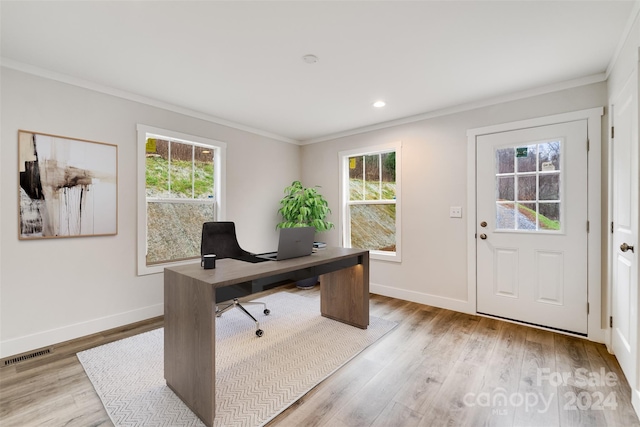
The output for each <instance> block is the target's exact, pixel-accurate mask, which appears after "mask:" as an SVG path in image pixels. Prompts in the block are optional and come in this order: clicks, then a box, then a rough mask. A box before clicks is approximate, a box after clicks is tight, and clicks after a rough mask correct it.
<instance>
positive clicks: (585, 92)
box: [302, 82, 607, 311]
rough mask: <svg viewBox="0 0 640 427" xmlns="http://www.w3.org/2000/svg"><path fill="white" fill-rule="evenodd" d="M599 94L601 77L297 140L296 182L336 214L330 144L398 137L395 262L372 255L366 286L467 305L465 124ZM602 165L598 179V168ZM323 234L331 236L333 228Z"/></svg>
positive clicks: (573, 105)
mask: <svg viewBox="0 0 640 427" xmlns="http://www.w3.org/2000/svg"><path fill="white" fill-rule="evenodd" d="M606 102H607V87H606V83H604V82H601V83H595V84H590V85H586V86H580V87H575V88H572V89H566V90H561V91H557V92H553V93H547V94H544V95H539V96H534V97H530V98H526V99H521V100H517V101H511V102H504V103H500V104H496V105H492V106H488V107H483V108H478V109H475V110H470V111H466V112H461V113H456V114H450V115H446V116H441V117H435V118H431V119H426V120H422V121H418V122H414V123H408V124H402V125H398V126H395V127H389V128H386V129H381V130H375V131H371V132H367V133H362V134H358V135H353V136H346V137H342V138H338V139H334V140H330V141H325V142H319V143H315V144H310V145H305V146H303V148H302V177H303V183H304V184H305V185H320V186H322V190H323V194H324V195H325V197H326V198H327V200H328V201H329V205H330V207H332V209H333V215H332V220H333V221H334V222H337V221H339V218H338V213H339V196H338V152H339V151H342V150H349V149H353V148H358V147H363V146H369V145H378V144H383V143H388V142H392V141H402V172H403V175H402V202H401V203H402V210H403V211H402V212H403V214H402V215H403V216H402V245H403V247H402V262H401V263H394V262H385V261H376V260H372V261H371V290H372V292H375V293H379V294H383V295H388V296H393V297H398V298H403V299H407V300H411V301H415V302H420V303H425V304H431V305H435V306H440V307H445V308H450V309H454V310H462V311H475V307H471V310H470V307H469V304H467V299H468V295H467V292H468V289H467V249H466V247H467V226H466V224H467V222H466V221H467V219H466V215H467V213H468V209H473V208H474V207H473V206H467V204H466V201H467V191H473V189H470V188H467V171H466V168H467V135H466V131H467V129H470V128H476V127H483V126H489V125H493V124H499V123H507V122H511V121H516V120H524V119H529V118H535V117H541V116H548V115H552V114H556V113H563V112H570V111H575V110H582V109H586V108H591V107H601V106H605V105H606ZM606 120H607V119H606V117H605V118H603V124H606ZM605 127H606V126H605ZM605 141H606V138H603V143H604V142H605ZM604 152H606V150H604ZM605 164H606V163H605ZM603 173H604V177H603V179H604V178H606V173H607V172H606V169H605V171H604V172H603ZM603 182H604V181H603ZM603 188H606V184H605V185H604V186H603ZM603 197H604V200H606V195H605V196H603ZM450 206H462V207H463V210H462V212H463V217H464V218H462V219H459V218H449V207H450ZM323 237H325V239H324V240H326V241H327V242H328V243H330V244H334V245H335V244H339V241H340V240H339V235H338V232H337V231H336V230H333V231H330V232H329V233H327V235H326V236H323Z"/></svg>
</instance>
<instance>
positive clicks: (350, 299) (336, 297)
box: [320, 254, 369, 329]
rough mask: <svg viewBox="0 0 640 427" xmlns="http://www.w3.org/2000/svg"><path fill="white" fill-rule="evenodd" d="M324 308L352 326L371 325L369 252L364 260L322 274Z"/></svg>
mask: <svg viewBox="0 0 640 427" xmlns="http://www.w3.org/2000/svg"><path fill="white" fill-rule="evenodd" d="M320 312H321V313H322V315H323V316H325V317H328V318H330V319H334V320H338V321H340V322H342V323H347V324H349V325H352V326H357V327H359V328H362V329H367V327H368V326H369V256H368V254H367V255H366V256H363V257H362V263H361V264H358V265H354V266H353V267H348V268H344V269H342V270H338V271H334V272H332V273H327V274H323V275H322V276H321V278H320Z"/></svg>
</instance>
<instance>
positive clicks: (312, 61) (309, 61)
mask: <svg viewBox="0 0 640 427" xmlns="http://www.w3.org/2000/svg"><path fill="white" fill-rule="evenodd" d="M302 60H303V61H304V62H306V63H307V64H315V63H316V62H318V57H317V56H315V55H305V56H303V57H302Z"/></svg>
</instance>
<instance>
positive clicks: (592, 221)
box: [467, 107, 606, 343]
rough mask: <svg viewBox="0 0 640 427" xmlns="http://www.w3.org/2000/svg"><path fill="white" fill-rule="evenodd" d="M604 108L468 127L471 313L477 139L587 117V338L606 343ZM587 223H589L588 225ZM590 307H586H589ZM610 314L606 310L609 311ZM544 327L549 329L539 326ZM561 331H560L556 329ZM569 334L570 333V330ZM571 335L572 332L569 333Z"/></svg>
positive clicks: (473, 304)
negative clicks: (603, 205)
mask: <svg viewBox="0 0 640 427" xmlns="http://www.w3.org/2000/svg"><path fill="white" fill-rule="evenodd" d="M603 115H604V107H597V108H590V109H586V110H580V111H573V112H570V113H562V114H554V115H551V116H545V117H537V118H534V119H527V120H519V121H515V122H510V123H503V124H499V125H492V126H485V127H481V128H474V129H469V130H467V206H468V209H467V211H468V212H469V215H468V216H467V286H468V288H467V295H468V299H467V303H468V307H469V312H471V313H477V256H476V255H477V253H476V234H477V223H478V219H477V211H476V202H477V196H476V172H477V171H476V140H477V138H478V137H479V136H482V135H488V134H492V133H498V132H508V131H514V130H518V129H526V128H532V127H539V126H546V125H553V124H559V123H565V122H571V121H576V120H587V138H588V141H589V155H588V160H587V162H588V163H587V167H588V168H589V174H588V178H587V179H588V185H587V197H588V210H589V212H588V221H589V233H588V236H587V245H588V248H587V263H588V268H587V277H588V281H589V283H588V286H587V292H588V296H587V301H588V303H589V313H588V315H587V317H588V320H587V327H588V334H587V338H588V339H589V340H591V341H596V342H601V343H604V342H605V330H606V329H605V320H604V317H603V315H602V313H603V310H602V301H603V298H602V292H603V291H605V289H603V287H602V277H601V275H602V205H601V200H602V194H601V188H602V183H601V177H602V167H601V158H602V116H603ZM586 226H587V225H586V224H585V227H586ZM585 309H586V307H585ZM605 314H606V313H605ZM539 328H540V329H547V330H552V331H555V330H554V329H548V328H544V327H539ZM555 332H559V331H555ZM567 334H568V333H567ZM569 335H571V334H569Z"/></svg>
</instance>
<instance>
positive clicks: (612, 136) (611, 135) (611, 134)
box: [611, 126, 614, 139]
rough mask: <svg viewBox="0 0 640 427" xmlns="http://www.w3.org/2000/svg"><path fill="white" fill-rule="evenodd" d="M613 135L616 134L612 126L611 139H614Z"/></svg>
mask: <svg viewBox="0 0 640 427" xmlns="http://www.w3.org/2000/svg"><path fill="white" fill-rule="evenodd" d="M613 134H614V132H613V126H611V139H613Z"/></svg>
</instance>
